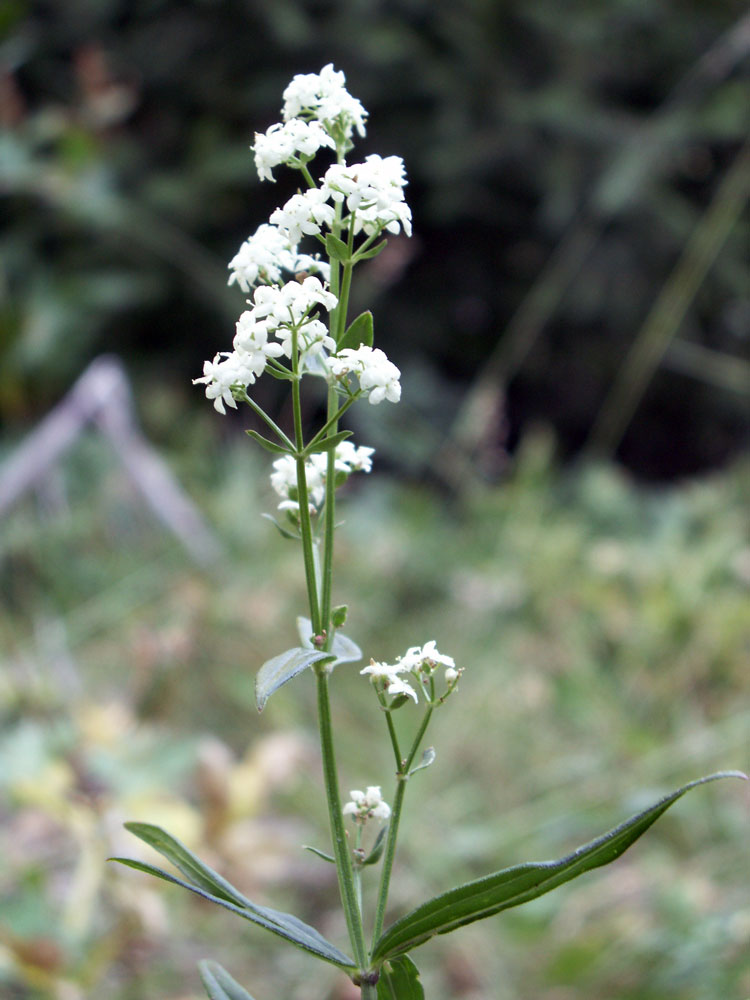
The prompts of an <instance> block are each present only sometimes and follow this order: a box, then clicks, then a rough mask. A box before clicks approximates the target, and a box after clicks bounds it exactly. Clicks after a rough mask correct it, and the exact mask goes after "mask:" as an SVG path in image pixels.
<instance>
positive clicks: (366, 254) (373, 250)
mask: <svg viewBox="0 0 750 1000" xmlns="http://www.w3.org/2000/svg"><path fill="white" fill-rule="evenodd" d="M387 246H388V240H383V242H382V243H376V244H375V246H374V247H370V248H369V250H358V251H357V253H355V255H354V257H353V258H352V260H353V262H354V263H355V264H359V262H360V261H361V260H371V258H373V257H377V255H378V254H379V253H381V252H382V251H383V250H385V248H386V247H387Z"/></svg>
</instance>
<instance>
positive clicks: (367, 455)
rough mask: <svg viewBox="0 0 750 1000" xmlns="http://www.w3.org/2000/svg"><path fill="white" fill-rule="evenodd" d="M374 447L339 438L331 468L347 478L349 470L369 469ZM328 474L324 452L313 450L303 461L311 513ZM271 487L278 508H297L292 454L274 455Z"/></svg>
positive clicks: (320, 500) (316, 507)
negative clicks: (274, 492)
mask: <svg viewBox="0 0 750 1000" xmlns="http://www.w3.org/2000/svg"><path fill="white" fill-rule="evenodd" d="M374 452H375V449H374V448H367V447H366V446H364V445H361V446H360V447H359V448H358V447H357V446H356V445H355V444H353V443H352V442H351V441H342V442H341V443H340V444H338V445H337V446H336V452H335V462H334V468H335V470H336V475H337V479H338V477H339V476H340V477H341V479H342V480H344V479H347V478H348V477H349V476H350V475H351V473H352V472H370V470H371V469H372V455H373V454H374ZM327 473H328V456H327V455H326V453H325V452H316V453H315V454H313V455H311V456H310V458H309V459H308V460H307V461H306V462H305V479H306V481H307V493H308V500H309V502H310V508H311V513H314V512H316V511H318V510H319V509H320V507H321V505H322V504H323V500H324V499H325V494H326V475H327ZM271 486H273V488H274V490H275V491H276V493H277V494H278V495H279V496H280V497H281V503H280V504H279V510H288V511H291V512H292V513H296V512H297V511H299V498H298V494H297V465H296V462H295V461H294V459H293V458H292V457H291V455H284V456H283V457H282V458H277V459H276V461H275V462H274V463H273V472H272V473H271Z"/></svg>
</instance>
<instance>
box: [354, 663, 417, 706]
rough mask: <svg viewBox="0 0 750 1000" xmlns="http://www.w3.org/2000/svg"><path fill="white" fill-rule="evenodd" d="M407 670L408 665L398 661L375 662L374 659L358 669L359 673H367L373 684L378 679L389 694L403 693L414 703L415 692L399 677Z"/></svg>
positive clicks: (415, 700)
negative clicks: (367, 665) (391, 662)
mask: <svg viewBox="0 0 750 1000" xmlns="http://www.w3.org/2000/svg"><path fill="white" fill-rule="evenodd" d="M407 670H408V667H406V666H402V665H401V664H400V663H395V664H390V663H377V662H376V661H375V660H370V665H369V667H364V668H363V669H362V670H360V674H365V675H368V676H369V677H370V680H371V681H372V682H373V684H377V683H378V682H379V681H380V682H381V683H382V684H383V687H384V689H385V690H386V691H387V692H388V694H389V695H392V696H393V697H396V696H397V695H399V694H405V695H406V696H407V697H408V698H412V699H413V701H414V703H415V704H416V703H417V692H416V691H415V690H414V688H413V687H412V686H411V684H409V682H408V681H405V680H404V679H403V678H402V677H399V674H401V673H405V672H406V671H407Z"/></svg>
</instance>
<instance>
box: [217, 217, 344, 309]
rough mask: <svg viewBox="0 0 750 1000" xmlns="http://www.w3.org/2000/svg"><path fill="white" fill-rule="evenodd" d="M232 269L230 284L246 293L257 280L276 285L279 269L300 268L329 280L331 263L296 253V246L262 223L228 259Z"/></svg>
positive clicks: (279, 278)
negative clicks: (315, 272) (236, 285)
mask: <svg viewBox="0 0 750 1000" xmlns="http://www.w3.org/2000/svg"><path fill="white" fill-rule="evenodd" d="M229 269H230V271H231V272H232V273H231V274H230V276H229V282H228V283H229V284H230V285H231V284H233V283H234V282H235V281H236V282H237V284H238V285H239V286H240V288H241V289H242V291H243V292H249V291H250V288H251V287H252V286H253V285H254V284H255V283H256V281H258V280H260V281H264V282H267V283H269V284H275V283H278V282H280V281H281V274H282V271H289V272H291V273H292V274H296V273H297V272H299V271H318V272H320V273H321V274H322V275H323V278H324V280H326V281H327V280H328V278H329V275H330V265H329V264H328V263H327V262H325V261H321V260H318V259H317V257H311V256H310V255H309V254H301V253H298V252H297V247H296V246H293V245H292V244H290V242H289V239H288V238H287V236H285V235H284V234H283V233H281V232H280V231H279V229H278V228H277V227H276V226H271V225H269V224H268V223H264V224H263V225H262V226H259V227H258V229H257V230H256V232H255V233H254V234H253V235H252V236H250V237H249V238H248V239H246V240H245V242H244V243H243V244H242V246H241V247H240V248H239V250H238V251H237V253H236V254H235V255H234V257H233V258H232V260H231V261H230V262H229Z"/></svg>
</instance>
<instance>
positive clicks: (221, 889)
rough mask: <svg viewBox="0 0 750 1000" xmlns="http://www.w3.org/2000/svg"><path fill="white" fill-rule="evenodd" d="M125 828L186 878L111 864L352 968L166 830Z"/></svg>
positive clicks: (304, 927)
mask: <svg viewBox="0 0 750 1000" xmlns="http://www.w3.org/2000/svg"><path fill="white" fill-rule="evenodd" d="M125 828H126V829H127V830H129V831H130V832H131V833H133V834H135V836H136V837H138V838H139V839H140V840H142V841H144V843H146V844H148V845H149V847H152V848H153V849H154V850H155V851H157V852H158V853H159V854H161V855H162V857H164V858H166V859H167V860H168V861H170V862H171V863H172V864H173V865H174V866H175V868H177V869H178V870H179V871H180V872H181V873H182V874H183V875H184V876H185V879H184V880H183V879H181V878H177V877H176V876H174V875H170V874H169V873H168V872H165V871H163V870H162V869H161V868H157V867H156V866H155V865H151V864H147V863H146V862H143V861H134V860H132V859H131V858H110V860H111V861H117V862H119V863H120V864H122V865H127V866H128V867H129V868H135V869H136V871H141V872H146V874H148V875H154V876H156V878H160V879H163V880H164V881H165V882H171V883H172V884H173V885H180V886H182V887H183V888H184V889H189V890H190V892H194V893H195V894H196V895H198V896H201V897H202V898H203V899H207V900H209V901H210V902H212V903H217V904H218V905H219V906H223V907H224V908H225V909H227V910H229V911H230V912H231V913H235V914H237V916H239V917H242V918H243V919H244V920H249V921H251V922H252V923H254V924H258V925H259V926H260V927H264V928H265V929H266V930H268V931H270V932H271V933H272V934H276V935H278V936H279V937H282V938H284V939H285V940H286V941H289V942H290V943H291V944H294V945H296V946H297V947H298V948H301V949H302V950H303V951H307V952H309V953H310V954H312V955H315V956H316V957H317V958H320V959H322V960H323V961H325V962H330V963H331V964H332V965H336V966H338V967H339V968H342V969H349V968H351V967H352V966H353V965H354V962H353V960H352V959H351V958H349V957H348V956H347V955H345V954H344V953H343V952H342V951H339V949H338V948H337V947H336V946H335V945H333V944H331V942H330V941H327V940H326V939H325V938H324V937H323V935H322V934H320V933H319V932H318V931H316V930H315V928H314V927H310V926H309V924H306V923H304V922H303V921H302V920H300V919H299V918H297V917H294V916H292V915H291V914H290V913H282V912H281V911H280V910H272V909H271V908H270V907H267V906H257V905H256V904H255V903H252V902H251V901H250V900H249V899H248V898H247V897H246V896H243V895H242V893H241V892H240V891H239V890H238V889H235V887H234V886H233V885H231V884H230V883H229V882H227V880H226V879H224V878H222V876H221V875H219V874H218V873H217V872H215V871H214V870H213V869H212V868H209V867H208V865H206V864H204V863H203V862H202V861H201V860H200V858H197V857H196V856H195V855H194V854H193V853H192V851H189V850H188V849H187V847H185V845H184V844H182V843H180V841H179V840H177V839H176V838H175V837H173V836H171V834H169V833H167V832H166V830H162V829H161V827H158V826H153V825H152V824H150V823H126V824H125Z"/></svg>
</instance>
